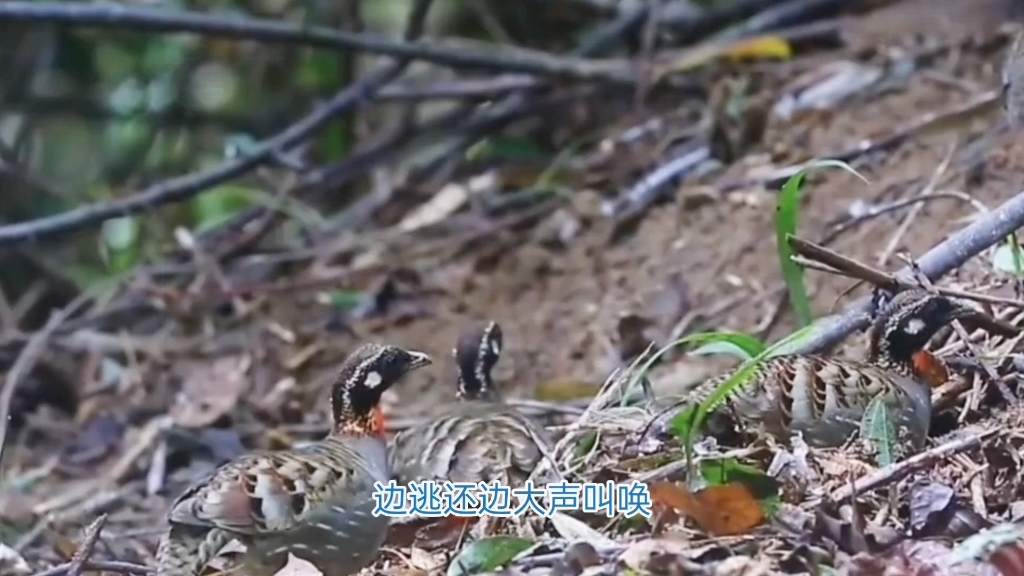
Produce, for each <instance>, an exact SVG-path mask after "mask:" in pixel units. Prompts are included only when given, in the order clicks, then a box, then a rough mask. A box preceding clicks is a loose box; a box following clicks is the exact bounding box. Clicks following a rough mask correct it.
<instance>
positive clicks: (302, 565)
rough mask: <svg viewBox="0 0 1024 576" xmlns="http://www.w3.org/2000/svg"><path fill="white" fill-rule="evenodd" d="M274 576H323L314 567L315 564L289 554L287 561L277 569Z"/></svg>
mask: <svg viewBox="0 0 1024 576" xmlns="http://www.w3.org/2000/svg"><path fill="white" fill-rule="evenodd" d="M274 576H323V572H321V571H319V570H317V569H316V566H313V564H311V563H309V562H307V561H305V560H303V559H302V558H297V557H296V556H294V555H292V554H289V555H288V563H287V564H285V565H284V568H281V569H280V570H278V571H277V573H276V574H275V575H274Z"/></svg>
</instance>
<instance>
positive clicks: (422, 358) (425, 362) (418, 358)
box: [408, 350, 434, 370]
mask: <svg viewBox="0 0 1024 576" xmlns="http://www.w3.org/2000/svg"><path fill="white" fill-rule="evenodd" d="M408 352H409V356H410V357H411V358H412V360H411V361H410V362H409V370H415V369H417V368H422V367H424V366H430V365H431V364H433V363H434V361H433V360H431V359H430V356H427V355H426V354H424V353H423V352H416V351H414V350H408Z"/></svg>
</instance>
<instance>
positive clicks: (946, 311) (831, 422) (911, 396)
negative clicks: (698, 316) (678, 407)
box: [691, 290, 977, 450]
mask: <svg viewBox="0 0 1024 576" xmlns="http://www.w3.org/2000/svg"><path fill="white" fill-rule="evenodd" d="M975 314H977V312H975V311H974V310H972V309H970V308H968V307H966V306H963V305H961V304H958V303H955V302H953V301H952V300H950V299H948V298H946V297H944V296H939V295H935V294H930V293H927V292H924V291H922V290H910V291H904V292H901V293H899V294H897V295H896V296H894V297H893V298H892V300H891V301H890V302H889V303H888V305H886V306H885V307H884V308H883V309H882V310H881V311H879V312H878V314H877V315H876V317H875V320H874V321H873V323H872V325H871V327H870V329H869V343H868V351H867V355H866V357H865V359H864V360H859V361H858V360H846V359H841V358H826V357H822V356H816V355H794V356H777V357H774V358H771V359H768V360H767V361H765V362H764V363H762V364H761V365H760V366H759V367H758V368H757V369H756V371H755V374H754V376H753V377H752V379H751V381H750V382H748V384H747V385H746V386H745V387H743V388H741V389H740V390H738V391H737V392H735V393H734V395H733V397H732V398H730V399H729V400H728V401H727V404H726V406H725V407H724V410H723V409H719V414H723V413H725V411H728V412H730V413H731V414H732V417H733V418H735V419H736V420H739V421H740V422H742V423H744V424H747V425H750V426H754V427H760V428H761V429H762V430H764V431H765V432H767V433H769V434H771V435H773V436H776V437H779V438H787V437H788V436H789V434H791V433H792V432H794V431H800V432H802V434H803V437H804V440H806V441H807V442H808V444H810V445H812V446H819V447H823V446H839V445H841V444H843V443H844V442H846V441H847V440H848V439H849V438H850V437H851V436H852V435H853V434H854V433H855V432H856V431H857V430H858V428H859V426H860V423H861V419H862V417H863V415H864V412H865V410H866V408H867V406H868V404H869V403H870V402H871V401H872V399H873V398H875V397H876V396H878V395H879V394H882V395H884V396H885V397H886V401H887V403H888V404H889V406H890V413H891V414H893V415H894V416H893V419H894V422H893V423H894V425H895V427H896V430H897V431H898V434H899V435H900V437H901V438H902V439H903V440H904V443H905V444H907V446H906V449H909V450H915V449H919V448H920V447H921V446H922V445H923V443H924V440H925V438H926V436H927V433H928V428H929V425H930V423H931V415H932V407H931V388H932V387H933V386H934V385H935V384H937V383H936V382H933V381H932V380H933V379H934V378H936V376H935V375H934V374H931V373H923V372H922V371H921V363H922V361H923V359H925V358H924V357H923V356H921V354H920V352H921V351H922V350H923V349H924V346H925V345H926V344H927V343H928V341H929V340H930V339H931V338H932V337H933V336H934V335H935V334H936V332H938V331H939V329H940V328H942V327H943V326H946V325H947V324H949V323H950V322H951V321H953V320H954V319H956V318H963V317H967V316H971V315H975ZM927 358H931V356H928V357H927ZM730 375H731V374H725V375H722V376H720V377H717V378H715V379H713V380H710V381H708V382H705V383H704V384H702V385H701V387H700V388H699V389H698V390H697V391H695V393H694V394H693V396H692V397H691V400H694V401H701V400H703V399H705V398H707V397H708V396H709V395H710V394H711V392H712V391H713V390H714V389H715V388H717V387H718V386H719V385H721V384H722V383H723V382H725V380H726V379H728V377H729V376H730Z"/></svg>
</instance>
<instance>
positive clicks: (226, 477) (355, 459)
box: [156, 344, 430, 576]
mask: <svg viewBox="0 0 1024 576" xmlns="http://www.w3.org/2000/svg"><path fill="white" fill-rule="evenodd" d="M429 363H430V359H429V358H428V357H427V356H426V355H424V354H422V353H419V352H409V351H405V350H401V349H398V348H395V347H392V346H378V345H374V344H369V345H365V346H362V347H360V348H359V349H357V350H356V351H355V352H353V353H352V354H351V355H350V356H349V358H348V359H347V360H346V361H345V363H344V365H343V366H342V368H341V374H340V376H339V378H338V381H337V383H336V384H335V385H334V386H333V387H332V390H331V404H332V412H333V415H334V428H333V430H332V432H331V433H330V434H329V435H328V436H327V438H325V439H324V440H321V441H320V442H316V443H313V444H310V445H308V446H305V447H302V448H297V449H293V450H289V451H283V452H257V453H252V454H246V455H244V456H242V457H240V458H238V459H235V460H233V461H231V462H228V463H227V464H224V465H223V466H221V467H219V468H217V469H216V470H214V471H213V472H212V473H211V474H210V475H208V476H207V477H205V478H203V479H202V480H200V481H199V482H196V483H195V484H194V485H192V486H191V487H190V488H189V489H187V490H186V491H185V492H184V493H182V494H181V495H180V496H179V497H178V498H177V499H176V500H175V501H174V503H173V504H172V505H171V509H170V511H169V512H168V515H167V518H168V522H169V523H170V528H169V529H168V531H167V533H166V534H165V535H164V537H163V539H162V540H161V543H160V547H159V548H158V549H157V570H156V575H157V576H197V575H198V574H200V572H201V569H202V567H203V565H204V564H205V563H206V562H207V561H208V560H209V559H210V558H211V557H212V556H213V555H215V554H216V553H217V551H218V550H219V549H220V548H221V547H223V545H224V544H225V543H226V542H227V541H229V540H230V539H232V538H237V539H238V540H240V541H242V542H243V543H244V544H246V546H247V548H248V550H247V553H246V555H245V557H244V559H243V563H244V564H245V568H246V572H247V573H248V574H249V576H270V575H271V574H273V573H275V572H277V571H278V570H279V569H280V568H281V567H282V566H284V564H285V563H286V562H287V560H288V555H289V554H294V555H295V556H298V557H300V558H303V559H305V560H308V561H309V562H311V563H312V564H313V565H314V566H316V567H317V568H318V569H319V570H320V571H321V572H322V573H323V574H324V576H347V575H349V574H352V573H354V572H357V571H359V570H360V569H361V568H362V567H363V566H365V565H366V563H368V562H369V561H370V560H372V558H373V556H374V555H375V554H376V552H377V549H378V548H379V547H380V545H381V543H382V542H383V540H384V536H385V533H386V531H387V526H388V524H389V519H388V518H387V517H386V516H380V517H374V516H373V515H372V514H371V512H372V510H373V509H374V500H373V493H374V483H375V482H387V481H388V480H389V478H390V476H391V470H390V468H389V465H388V453H387V445H386V443H385V440H384V435H383V428H382V423H381V419H380V413H379V408H378V403H379V401H380V395H381V394H382V393H383V392H384V391H385V390H386V389H387V388H388V387H390V386H391V385H393V384H394V383H395V382H396V381H397V380H398V379H400V378H401V377H402V376H403V375H404V374H406V373H407V372H409V371H410V370H414V369H416V368H419V367H421V366H425V365H427V364H429Z"/></svg>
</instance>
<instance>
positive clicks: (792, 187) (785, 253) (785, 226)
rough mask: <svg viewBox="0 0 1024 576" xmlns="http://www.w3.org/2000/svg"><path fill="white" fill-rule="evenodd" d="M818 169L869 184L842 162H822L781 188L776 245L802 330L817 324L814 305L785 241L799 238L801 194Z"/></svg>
mask: <svg viewBox="0 0 1024 576" xmlns="http://www.w3.org/2000/svg"><path fill="white" fill-rule="evenodd" d="M817 168H841V169H843V170H846V171H847V172H850V173H851V174H853V175H854V176H857V177H858V178H860V179H861V180H864V182H865V183H868V181H867V179H865V178H864V177H863V176H861V175H860V174H859V173H858V172H857V171H856V170H854V169H853V168H852V167H851V166H850V165H849V164H847V163H845V162H842V161H840V160H830V159H823V160H815V161H813V162H810V163H808V164H807V166H806V167H805V168H804V169H802V170H800V171H799V172H797V173H796V174H794V175H793V176H792V177H790V178H789V180H787V181H786V183H785V184H783V185H782V191H781V192H780V193H779V203H778V205H777V206H776V208H775V244H776V246H777V248H778V253H779V265H780V266H781V268H782V279H783V281H784V282H785V283H786V289H787V290H788V291H789V301H790V304H791V305H792V306H793V312H794V313H795V314H796V317H797V321H798V322H799V323H800V325H801V326H809V325H810V324H811V322H813V321H814V317H813V316H812V314H811V305H810V301H809V300H808V298H807V288H806V287H805V286H804V273H803V269H802V268H800V267H799V266H797V265H796V263H795V262H793V259H792V256H793V251H792V249H791V248H790V247H789V243H788V242H787V241H786V238H787V237H788V236H795V235H796V230H797V224H798V221H799V216H800V192H801V191H802V190H803V187H804V182H805V181H806V179H807V174H808V173H810V171H811V170H813V169H817Z"/></svg>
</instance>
